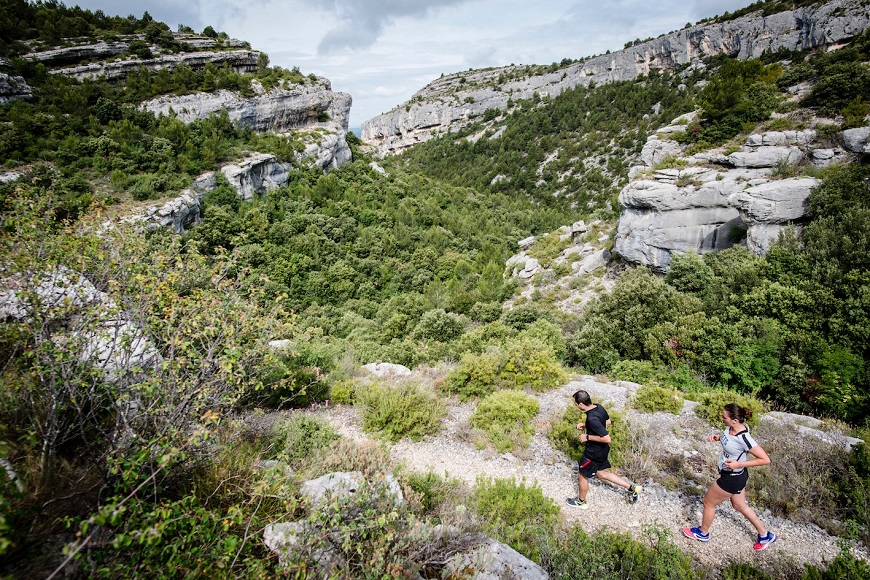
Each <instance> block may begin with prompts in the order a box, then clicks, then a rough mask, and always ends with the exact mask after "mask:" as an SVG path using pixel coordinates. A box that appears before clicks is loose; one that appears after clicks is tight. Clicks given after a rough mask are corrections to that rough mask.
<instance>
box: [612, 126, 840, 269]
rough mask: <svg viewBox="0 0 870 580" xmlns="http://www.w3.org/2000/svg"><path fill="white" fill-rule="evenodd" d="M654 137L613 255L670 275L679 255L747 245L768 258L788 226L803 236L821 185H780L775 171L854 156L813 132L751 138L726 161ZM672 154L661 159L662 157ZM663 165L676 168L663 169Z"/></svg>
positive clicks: (625, 194)
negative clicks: (683, 152) (686, 153)
mask: <svg viewBox="0 0 870 580" xmlns="http://www.w3.org/2000/svg"><path fill="white" fill-rule="evenodd" d="M662 133H664V134H667V131H664V132H662V131H660V132H659V133H658V134H657V135H654V136H652V137H650V138H649V139H648V141H647V146H646V147H644V153H643V154H642V155H641V159H642V161H643V162H644V163H645V165H643V166H638V167H634V168H632V169H631V171H630V172H629V175H630V176H631V177H632V178H633V179H632V181H630V182H629V184H628V185H627V186H626V187H625V188H624V189H623V190H622V192H621V193H620V195H619V204H620V206H621V207H622V208H623V210H622V213H621V214H620V216H619V223H618V226H617V235H616V244H615V251H616V253H618V254H619V255H620V256H622V258H623V259H625V260H627V261H629V262H635V263H639V264H644V265H647V266H650V267H652V268H653V269H656V270H659V271H663V272H665V271H667V270H668V267H669V264H670V260H671V257H672V256H673V254H674V253H685V252H690V251H691V252H696V253H698V254H704V253H706V252H712V251H718V250H723V249H725V248H728V247H730V246H733V245H735V244H743V245H745V246H746V247H748V248H749V249H750V250H751V251H752V252H754V253H756V254H759V255H763V254H765V253H767V251H768V250H769V249H770V246H771V245H772V244H773V243H774V242H775V241H776V240H777V239H778V238H779V236H780V234H781V233H782V232H783V230H785V229H786V228H789V227H790V228H793V229H794V230H795V231H796V233H800V231H801V223H802V222H803V221H804V220H805V218H806V200H807V197H808V196H809V194H810V192H811V191H812V189H813V188H814V187H815V186H816V185H818V183H819V182H818V180H817V179H815V178H811V177H794V178H788V179H777V178H775V177H774V172H775V170H776V169H783V168H788V167H791V166H794V165H797V164H799V163H810V164H814V165H816V166H818V167H823V166H825V165H828V164H830V163H833V162H840V161H848V160H851V157H852V156H850V155H849V154H848V152H846V151H844V150H842V149H839V148H821V147H818V144H817V142H816V132H815V131H814V130H812V129H806V130H800V131H770V132H767V133H758V134H752V135H749V136H748V137H747V138H746V141H745V144H744V146H743V147H742V148H741V149H740V150H739V151H736V152H732V153H730V154H728V155H725V154H724V153H723V152H722V151H719V150H712V151H705V152H703V153H698V154H695V155H692V156H690V157H680V156H679V154H676V153H675V151H678V150H680V149H681V148H680V146H679V144H677V143H675V142H670V145H668V146H666V145H664V143H668V141H667V140H666V139H663V138H662V136H661V135H662ZM660 151H666V152H668V155H667V156H666V157H662V156H661V155H660V154H658V152H660ZM660 164H664V165H673V166H674V167H670V168H662V169H657V168H656V167H657V166H659V165H660Z"/></svg>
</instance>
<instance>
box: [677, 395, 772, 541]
mask: <svg viewBox="0 0 870 580" xmlns="http://www.w3.org/2000/svg"><path fill="white" fill-rule="evenodd" d="M750 417H752V411H751V410H750V409H746V408H743V407H741V406H740V405H737V404H736V403H731V404H729V405H725V407H723V408H722V421H724V422H725V430H724V431H723V432H722V435H710V436H709V437H708V438H707V441H719V442H720V443H721V444H722V453H721V455H720V456H719V479H718V480H717V481H716V483H714V484H713V485H711V486H710V489H708V490H707V493H706V495H704V516H703V518H702V519H701V525H700V526H698V527H696V528H683V535H685V536H686V537H687V538H692V539H695V540H700V541H702V542H708V541H710V526H711V525H712V524H713V516H715V515H716V506H717V505H719V504H720V503H722V502H723V501H725V500H726V499H729V498H730V499H731V505H732V506H734V509H736V510H737V511H738V512H740V513H741V514H743V516H744V517H745V518H746V519H747V520H749V523H751V524H752V525H753V526H755V529H756V531H757V532H758V540H757V541H756V542H755V545H754V546H753V548H754V549H755V550H764V549H765V548H767V547H768V546H769V545H770V544H772V543H774V542H775V541H776V540H777V537H778V536H777V535H776V534H774V533H773V532H771V531H769V530H767V529H766V528H765V527H764V525H763V524H762V523H761V520H759V519H758V515H757V514H756V513H755V511H754V510H753V509H752V508H751V507H749V504H748V503H746V482H747V480H748V479H749V472H748V471H747V470H746V468H747V467H755V466H757V465H767V464H768V463H770V457H768V456H767V453H766V452H765V451H764V449H762V448H761V445H759V444H758V443H756V442H755V439H753V438H752V435H750V434H749V428H748V427H746V425H745V424H744V423H745V422H746V420H747V419H749V418H750ZM747 453H751V454H752V455H753V457H755V459H751V460H747V458H746V454H747Z"/></svg>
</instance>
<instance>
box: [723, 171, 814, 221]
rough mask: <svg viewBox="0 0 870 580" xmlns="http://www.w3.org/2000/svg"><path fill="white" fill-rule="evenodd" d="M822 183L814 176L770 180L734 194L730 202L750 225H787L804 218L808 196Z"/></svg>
mask: <svg viewBox="0 0 870 580" xmlns="http://www.w3.org/2000/svg"><path fill="white" fill-rule="evenodd" d="M819 183H820V181H819V180H818V179H816V178H814V177H798V178H792V179H779V180H776V181H769V182H767V183H762V184H759V185H755V186H752V187H748V188H746V189H745V190H743V191H741V192H738V193H734V194H732V195H731V196H730V197H729V202H730V203H731V204H732V205H733V206H734V207H736V208H737V211H739V212H740V217H741V218H742V219H743V220H744V221H746V222H747V223H750V224H757V223H766V224H782V223H787V222H791V221H795V220H799V219H801V218H803V217H804V215H805V214H806V201H807V197H809V195H810V192H811V191H812V189H813V188H814V187H816V186H817V185H818V184H819Z"/></svg>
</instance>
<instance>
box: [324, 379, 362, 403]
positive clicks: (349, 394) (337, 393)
mask: <svg viewBox="0 0 870 580" xmlns="http://www.w3.org/2000/svg"><path fill="white" fill-rule="evenodd" d="M355 392H356V387H355V386H354V384H353V381H349V380H343V381H336V382H334V383H332V384H331V385H330V386H329V401H330V402H332V403H333V404H336V405H353V404H354V393H355Z"/></svg>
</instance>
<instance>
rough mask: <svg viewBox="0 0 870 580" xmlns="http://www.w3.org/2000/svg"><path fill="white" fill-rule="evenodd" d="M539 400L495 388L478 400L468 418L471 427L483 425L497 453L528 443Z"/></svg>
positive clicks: (523, 394)
mask: <svg viewBox="0 0 870 580" xmlns="http://www.w3.org/2000/svg"><path fill="white" fill-rule="evenodd" d="M540 407H541V405H540V403H538V400H537V399H535V398H534V397H531V396H529V395H527V394H525V393H523V392H520V391H511V390H503V391H498V392H495V393H493V394H491V395H489V396H488V397H486V398H485V399H483V400H482V401H480V403H478V404H477V408H475V409H474V412H473V413H472V414H471V417H470V418H469V422H470V423H471V426H472V427H476V428H478V429H482V430H483V431H485V432H486V434H487V435H488V436H489V439H490V441H492V444H493V445H494V446H495V448H496V450H498V451H499V452H500V453H504V452H505V451H511V450H514V449H516V448H523V447H526V446H528V444H529V441H530V440H531V437H532V435H534V433H535V428H534V426H533V425H532V424H531V420H532V418H533V417H534V416H535V415H537V414H538V410H539V409H540Z"/></svg>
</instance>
